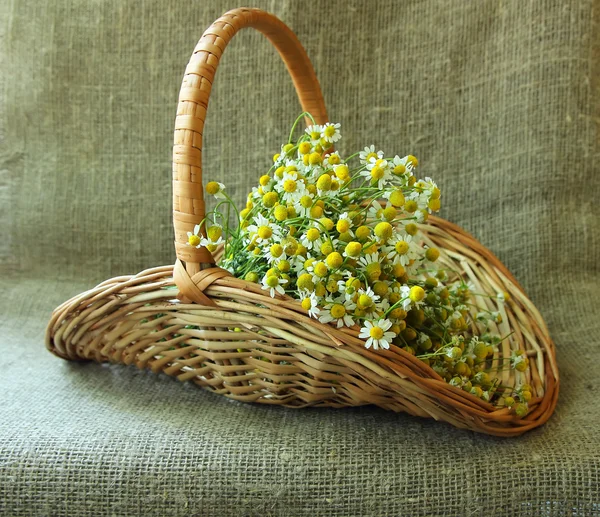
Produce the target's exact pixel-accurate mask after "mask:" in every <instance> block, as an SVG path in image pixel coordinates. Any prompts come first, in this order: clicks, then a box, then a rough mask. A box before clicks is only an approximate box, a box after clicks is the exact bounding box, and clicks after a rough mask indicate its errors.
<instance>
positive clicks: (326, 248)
mask: <svg viewBox="0 0 600 517" xmlns="http://www.w3.org/2000/svg"><path fill="white" fill-rule="evenodd" d="M332 251H333V245H332V244H331V241H325V242H324V243H323V244H321V253H322V254H323V255H325V256H327V255H329V254H330V253H331V252H332Z"/></svg>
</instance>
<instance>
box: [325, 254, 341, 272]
mask: <svg viewBox="0 0 600 517" xmlns="http://www.w3.org/2000/svg"><path fill="white" fill-rule="evenodd" d="M342 262H344V259H343V258H342V256H341V255H340V254H339V253H338V252H337V251H334V252H333V253H330V254H329V255H327V265H328V266H329V267H330V268H332V269H336V268H338V267H340V266H341V265H342Z"/></svg>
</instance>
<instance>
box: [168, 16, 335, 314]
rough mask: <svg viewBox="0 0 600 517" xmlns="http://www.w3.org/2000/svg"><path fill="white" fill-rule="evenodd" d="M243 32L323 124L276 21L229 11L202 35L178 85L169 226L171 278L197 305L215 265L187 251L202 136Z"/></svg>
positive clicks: (318, 97)
mask: <svg viewBox="0 0 600 517" xmlns="http://www.w3.org/2000/svg"><path fill="white" fill-rule="evenodd" d="M245 27H253V28H255V29H257V30H259V31H260V32H262V33H263V34H264V35H265V36H266V37H267V38H268V39H269V41H271V43H272V44H273V45H274V46H275V47H276V48H277V50H278V51H279V55H280V56H281V58H282V59H283V61H284V63H285V65H286V67H287V69H288V72H289V73H290V75H291V76H292V80H293V81H294V86H295V87H296V92H297V94H298V98H299V99H300V103H301V105H302V108H303V110H304V111H307V112H310V113H311V114H312V115H313V117H314V118H315V120H316V122H317V123H319V124H323V123H325V122H326V121H327V112H326V110H325V103H324V101H323V94H322V93H321V87H320V85H319V82H318V81H317V77H316V75H315V71H314V69H313V67H312V64H311V62H310V60H309V58H308V56H307V55H306V51H305V50H304V48H303V47H302V45H301V44H300V42H299V41H298V39H297V38H296V36H295V34H294V33H293V32H292V31H291V30H290V28H289V27H288V26H287V25H285V24H284V23H283V22H282V21H281V20H279V19H278V18H277V17H275V16H274V15H272V14H269V13H267V12H265V11H261V10H260V9H246V8H242V9H233V10H231V11H229V12H227V13H225V14H224V15H223V16H221V17H220V18H219V19H218V20H217V21H215V22H214V23H213V24H212V25H211V26H210V27H209V28H208V29H207V30H206V32H204V34H203V35H202V37H201V38H200V41H199V42H198V44H197V45H196V48H195V49H194V53H193V54H192V57H191V58H190V62H189V63H188V65H187V68H186V70H185V75H184V77H183V82H182V84H181V91H180V93H179V104H178V106H177V118H176V119H175V141H174V145H173V226H174V228H175V251H176V253H177V259H178V260H177V264H176V270H177V271H176V274H175V275H174V276H175V282H176V283H177V285H178V287H179V288H180V290H181V291H182V292H183V293H184V295H185V296H187V298H190V299H192V300H194V301H197V302H199V303H209V301H208V299H207V298H206V297H205V296H204V295H202V293H201V291H202V290H203V289H202V287H206V286H207V285H206V280H207V278H204V281H202V282H201V281H200V280H201V279H200V278H199V276H202V277H205V276H206V275H199V273H200V272H201V271H202V270H204V269H207V268H211V267H214V263H215V260H214V258H213V256H212V255H211V253H210V252H209V251H208V250H207V249H206V248H198V249H196V248H193V247H191V246H188V245H187V240H188V238H187V232H191V231H193V228H194V226H195V225H196V224H199V223H200V222H201V221H202V219H204V215H205V204H204V196H203V189H202V131H203V128H204V120H205V118H206V109H207V106H208V99H209V96H210V90H211V87H212V83H213V79H214V76H215V72H216V70H217V66H218V64H219V60H220V59H221V55H222V54H223V51H224V50H225V47H226V46H227V44H228V43H229V41H230V40H231V38H233V36H234V35H235V34H236V33H237V32H238V31H239V30H241V29H243V28H245ZM203 231H204V230H203ZM213 276H214V275H213ZM194 277H196V278H194Z"/></svg>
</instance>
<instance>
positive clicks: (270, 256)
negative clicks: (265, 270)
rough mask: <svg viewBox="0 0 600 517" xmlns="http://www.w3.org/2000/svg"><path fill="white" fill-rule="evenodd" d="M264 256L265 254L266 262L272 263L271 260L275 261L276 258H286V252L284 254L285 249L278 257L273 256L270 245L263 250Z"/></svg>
mask: <svg viewBox="0 0 600 517" xmlns="http://www.w3.org/2000/svg"><path fill="white" fill-rule="evenodd" d="M264 256H265V258H266V259H267V262H268V263H269V264H272V263H273V262H275V261H278V260H283V259H286V258H287V256H286V254H285V251H284V252H282V253H281V255H279V256H278V257H275V256H274V255H273V253H271V247H270V246H269V248H267V250H266V251H265V252H264Z"/></svg>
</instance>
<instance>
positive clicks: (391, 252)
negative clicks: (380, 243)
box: [384, 233, 421, 266]
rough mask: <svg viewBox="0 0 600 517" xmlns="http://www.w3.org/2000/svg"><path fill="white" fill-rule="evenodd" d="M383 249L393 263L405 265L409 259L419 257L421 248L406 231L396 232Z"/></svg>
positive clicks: (408, 262)
mask: <svg viewBox="0 0 600 517" xmlns="http://www.w3.org/2000/svg"><path fill="white" fill-rule="evenodd" d="M384 249H385V251H386V252H387V256H388V258H389V259H392V261H393V263H394V264H401V265H402V266H407V265H408V264H410V262H411V260H416V259H417V258H418V257H419V250H420V249H421V248H420V247H419V245H418V243H417V240H416V239H414V238H413V236H412V235H408V234H406V233H396V234H394V236H393V237H392V238H391V239H390V240H389V241H388V246H386V247H385V248H384Z"/></svg>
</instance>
